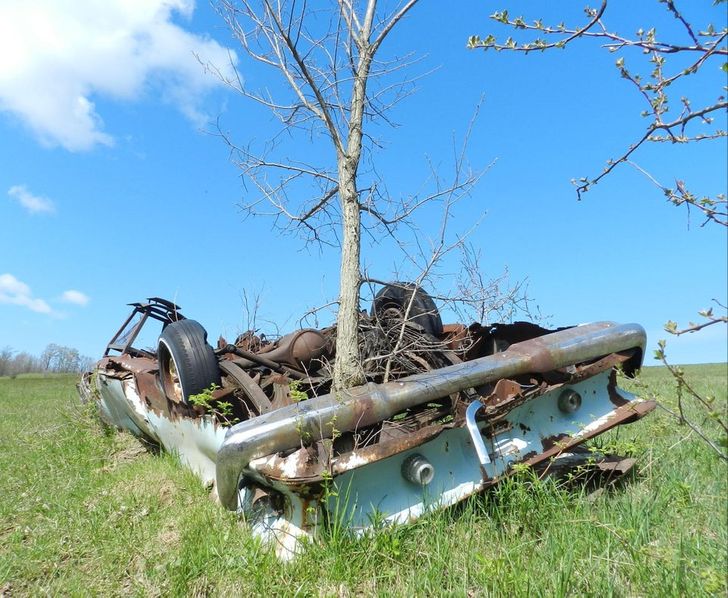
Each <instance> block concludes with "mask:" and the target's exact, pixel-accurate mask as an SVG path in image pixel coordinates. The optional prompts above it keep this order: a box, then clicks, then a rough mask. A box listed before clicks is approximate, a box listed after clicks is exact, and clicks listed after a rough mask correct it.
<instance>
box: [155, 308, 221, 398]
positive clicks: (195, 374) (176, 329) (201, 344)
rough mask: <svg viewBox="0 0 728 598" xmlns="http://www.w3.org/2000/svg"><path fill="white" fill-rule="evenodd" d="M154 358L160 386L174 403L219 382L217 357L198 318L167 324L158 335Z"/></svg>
mask: <svg viewBox="0 0 728 598" xmlns="http://www.w3.org/2000/svg"><path fill="white" fill-rule="evenodd" d="M157 359H158V361H159V378H160V381H161V383H162V389H163V390H164V393H165V394H166V395H167V397H168V398H169V399H170V400H172V401H174V402H176V403H187V401H188V399H189V397H190V395H195V394H199V393H201V392H202V391H204V390H205V389H207V388H210V386H211V385H213V384H216V385H217V386H220V385H221V379H220V368H219V366H218V364H217V357H215V352H214V351H213V350H212V347H211V346H210V345H208V344H207V331H206V330H205V329H204V328H203V327H202V326H201V325H200V323H199V322H195V321H194V320H179V321H177V322H172V323H170V324H167V326H166V327H165V328H164V330H163V331H162V334H161V336H160V337H159V344H158V347H157Z"/></svg>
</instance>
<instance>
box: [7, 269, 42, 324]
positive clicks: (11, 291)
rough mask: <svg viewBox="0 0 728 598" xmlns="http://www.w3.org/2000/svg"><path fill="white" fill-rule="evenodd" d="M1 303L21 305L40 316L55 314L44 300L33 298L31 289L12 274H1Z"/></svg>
mask: <svg viewBox="0 0 728 598" xmlns="http://www.w3.org/2000/svg"><path fill="white" fill-rule="evenodd" d="M0 303H10V304H11V305H20V306H22V307H27V308H28V309H29V310H31V311H34V312H37V313H40V314H49V315H52V314H54V313H55V312H54V311H53V309H52V308H51V306H50V305H48V303H46V302H45V301H43V299H38V298H36V297H33V293H32V292H31V290H30V287H29V286H28V285H27V284H25V283H24V282H22V281H20V280H18V279H17V278H15V276H13V275H12V274H0Z"/></svg>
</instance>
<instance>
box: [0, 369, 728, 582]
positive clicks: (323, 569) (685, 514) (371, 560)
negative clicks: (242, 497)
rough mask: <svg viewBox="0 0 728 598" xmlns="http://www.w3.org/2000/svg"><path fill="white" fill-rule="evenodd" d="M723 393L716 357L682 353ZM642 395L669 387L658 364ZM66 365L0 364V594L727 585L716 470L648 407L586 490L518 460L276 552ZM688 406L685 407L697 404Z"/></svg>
mask: <svg viewBox="0 0 728 598" xmlns="http://www.w3.org/2000/svg"><path fill="white" fill-rule="evenodd" d="M686 369H687V370H688V373H689V375H691V376H692V377H693V379H694V380H698V381H699V385H700V386H701V389H702V390H703V391H705V392H710V393H712V394H714V395H716V396H717V400H718V401H720V402H721V405H723V408H725V405H726V368H725V365H711V366H688V367H687V368H686ZM640 382H641V383H642V384H643V386H644V387H643V388H641V392H642V393H643V394H649V393H654V394H656V395H658V396H659V397H660V398H661V400H663V401H665V402H666V403H668V404H670V403H671V402H674V400H675V398H674V395H673V389H672V385H671V383H670V380H669V378H668V377H667V376H666V373H665V372H664V370H662V369H660V368H647V369H645V371H644V373H643V375H642V377H641V380H640ZM74 383H75V380H74V379H73V378H72V377H66V376H56V377H21V378H18V379H15V380H10V379H6V378H0V594H3V593H4V594H7V595H19V596H23V595H29V594H30V595H33V594H54V595H88V594H93V595H111V596H113V595H130V594H132V595H140V596H155V595H224V596H227V595H233V596H235V595H238V596H250V595H266V596H268V595H302V596H310V595H326V596H329V595H332V596H334V595H339V596H350V595H361V594H364V595H372V594H383V595H398V596H411V595H433V594H452V595H456V596H473V595H493V596H513V595H517V596H526V595H528V596H541V595H543V596H569V595H574V596H577V595H585V594H586V595H595V596H673V595H675V596H676V595H690V596H708V595H726V591H727V590H728V589H727V588H726V577H725V571H726V570H728V563H727V562H726V554H727V553H726V550H727V547H728V537H727V536H728V534H727V527H728V522H726V485H727V484H726V482H727V479H726V478H727V476H726V473H727V472H726V468H725V465H724V464H723V463H721V462H720V461H719V460H718V459H717V458H716V457H715V455H714V454H713V453H712V452H711V451H710V450H709V449H708V448H707V447H706V446H705V445H704V444H703V443H702V442H700V441H699V439H697V437H696V436H695V435H694V434H693V433H691V432H690V430H689V429H687V428H684V427H680V426H678V425H677V424H676V422H675V421H674V420H673V419H672V418H670V417H669V416H668V415H667V414H665V413H663V412H659V411H657V412H655V413H654V414H652V415H651V416H648V417H647V418H645V419H643V420H642V421H640V422H637V423H635V424H632V425H630V426H626V427H622V428H620V429H618V430H616V431H613V432H611V433H609V434H607V435H604V436H602V437H600V438H599V439H597V440H596V441H595V443H596V444H598V445H599V446H601V447H603V448H605V449H610V450H616V451H621V452H622V453H629V454H632V455H635V456H636V457H637V458H638V463H639V465H638V469H639V471H638V474H637V476H636V477H635V479H633V480H632V481H631V482H630V483H628V484H626V485H624V486H622V487H619V488H614V489H611V490H610V491H608V492H605V493H602V494H600V495H599V496H596V497H594V496H593V495H591V496H590V495H589V489H587V488H584V487H581V486H578V485H577V486H568V487H567V486H566V485H564V484H561V483H559V482H556V481H553V480H545V481H540V480H538V479H537V478H535V477H534V476H533V475H532V474H531V473H529V472H523V473H521V474H519V476H518V477H517V478H513V479H510V480H507V481H505V482H504V483H502V484H501V485H499V486H498V487H497V488H495V489H494V490H493V491H491V492H489V493H487V494H484V495H482V496H478V497H473V498H472V499H470V500H468V501H466V502H465V503H464V504H461V505H458V506H457V507H455V508H451V509H448V510H445V511H439V512H435V513H431V514H430V515H428V516H426V517H423V518H422V519H420V520H418V521H417V522H415V523H414V524H412V525H408V526H400V527H395V528H388V529H382V530H380V531H379V532H378V533H375V534H371V535H368V536H366V537H364V538H359V539H356V538H352V537H350V536H349V535H347V534H345V533H342V532H341V531H336V530H333V531H328V532H324V533H323V534H322V535H321V538H320V539H319V540H318V541H316V542H314V543H312V544H311V545H310V546H309V547H308V549H307V550H306V551H305V552H304V554H303V555H301V557H300V558H299V559H297V560H296V561H294V562H292V563H289V564H282V563H280V562H278V561H277V560H276V559H275V558H274V557H273V556H272V555H271V553H270V551H269V550H267V549H266V548H264V547H262V546H261V545H260V544H259V542H257V540H256V539H254V538H253V537H251V535H250V533H249V531H248V528H247V527H246V525H245V523H244V522H243V521H242V520H240V518H238V517H237V516H236V515H234V514H232V513H230V512H228V511H225V510H224V509H222V508H220V507H219V506H217V505H216V504H214V503H213V502H212V501H211V500H210V499H209V496H208V493H207V490H206V489H205V488H203V487H202V486H201V485H200V484H199V482H198V480H197V478H195V477H194V476H193V475H192V474H191V473H189V472H187V471H186V470H185V469H183V468H182V467H180V466H179V465H178V464H177V462H176V461H175V459H174V458H173V457H171V456H169V455H165V454H153V453H150V452H148V451H146V450H144V449H143V448H142V447H141V446H140V445H139V443H138V442H137V441H136V440H134V439H133V438H132V437H130V436H129V435H128V434H123V433H116V432H112V431H109V430H106V429H104V428H103V427H102V426H100V425H99V423H98V421H97V420H96V418H95V416H94V414H93V412H92V411H89V410H88V409H84V408H82V407H81V406H80V405H79V404H78V401H77V399H76V396H75V391H74V388H73V385H74ZM696 416H699V414H696Z"/></svg>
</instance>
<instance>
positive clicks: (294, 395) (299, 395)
mask: <svg viewBox="0 0 728 598" xmlns="http://www.w3.org/2000/svg"><path fill="white" fill-rule="evenodd" d="M288 396H289V397H290V399H291V400H292V401H295V402H296V403H298V402H299V401H305V400H307V399H308V394H307V393H306V391H305V390H301V381H300V380H291V381H290V382H289V383H288Z"/></svg>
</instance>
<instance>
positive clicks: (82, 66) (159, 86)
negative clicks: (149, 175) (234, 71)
mask: <svg viewBox="0 0 728 598" xmlns="http://www.w3.org/2000/svg"><path fill="white" fill-rule="evenodd" d="M194 5H195V3H194V0H144V1H136V2H129V1H128V0H104V1H103V2H98V1H97V2H58V0H33V1H32V2H12V1H11V2H0V56H2V57H3V59H2V60H1V61H0V111H6V112H8V113H11V114H13V115H14V116H16V117H18V118H19V119H20V121H21V122H23V123H24V124H26V125H27V126H28V127H29V128H30V129H31V130H32V131H33V132H34V133H35V135H36V136H37V137H38V138H39V140H40V141H41V142H42V143H44V144H46V145H50V146H56V145H60V146H62V147H64V148H65V149H67V150H70V151H84V150H89V149H92V148H93V147H95V146H97V145H113V143H114V139H113V137H112V136H111V135H109V134H108V133H107V132H105V131H104V127H103V122H102V119H101V116H100V115H99V112H98V111H97V108H96V105H95V103H94V100H97V99H101V98H104V99H105V98H110V99H113V100H124V101H133V100H137V99H139V98H141V97H142V96H143V95H144V93H145V92H147V93H148V92H149V90H150V87H152V88H154V92H155V93H156V94H158V97H161V98H163V100H164V101H167V102H169V103H171V104H173V105H174V106H176V107H177V108H178V109H179V110H180V111H181V112H182V113H183V114H185V115H186V116H187V117H188V118H190V119H191V120H192V121H193V122H194V123H195V124H198V122H199V120H200V119H203V118H204V117H203V115H202V111H201V108H200V106H201V99H202V97H203V96H204V95H205V93H206V92H207V91H208V90H210V89H212V88H213V87H215V86H217V85H219V84H220V81H219V79H218V78H217V77H215V76H213V75H212V74H210V73H209V72H206V71H205V68H204V67H203V66H202V64H200V63H201V62H202V63H208V62H209V63H211V64H214V65H216V66H218V67H219V68H220V69H222V71H223V72H226V71H228V70H229V67H230V61H231V60H232V61H235V60H236V58H235V54H234V52H232V51H231V50H229V49H228V48H226V47H224V46H222V45H220V44H219V43H217V42H216V41H214V40H212V39H210V38H209V37H207V36H205V35H198V34H194V33H191V32H190V31H188V30H186V29H185V28H184V27H183V26H182V25H180V24H179V20H180V16H181V17H182V19H189V18H190V17H191V15H192V13H193V11H194ZM197 57H199V60H198V58H197Z"/></svg>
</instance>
